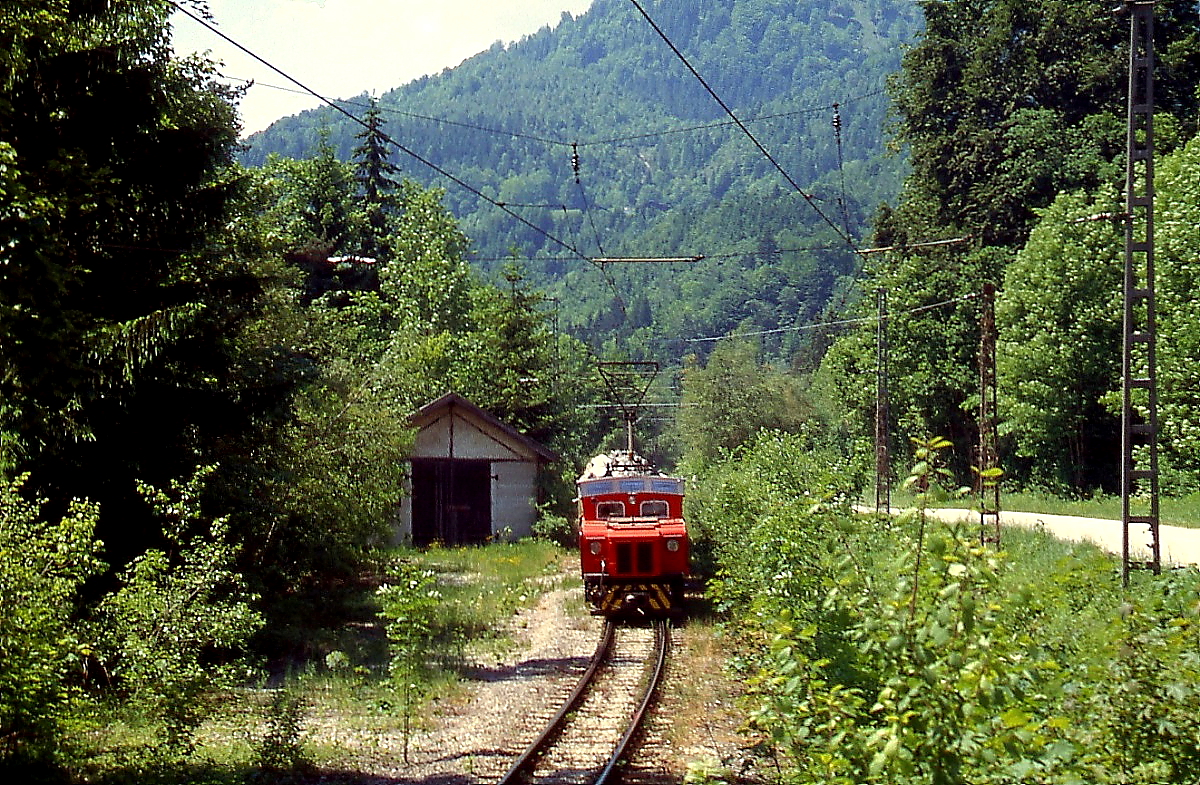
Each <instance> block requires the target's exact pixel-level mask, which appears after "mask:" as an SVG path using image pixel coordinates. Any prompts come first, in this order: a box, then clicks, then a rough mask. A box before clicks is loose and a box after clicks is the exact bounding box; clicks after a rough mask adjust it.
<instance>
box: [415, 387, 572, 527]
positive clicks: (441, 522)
mask: <svg viewBox="0 0 1200 785" xmlns="http://www.w3.org/2000/svg"><path fill="white" fill-rule="evenodd" d="M409 422H410V424H411V425H412V426H413V427H414V428H416V429H417V435H416V443H415V444H414V445H413V451H412V456H411V458H410V460H409V465H410V471H409V473H408V484H409V487H408V489H407V490H408V493H407V494H406V495H405V497H404V498H403V499H402V500H401V502H400V514H399V520H398V525H397V529H396V538H397V540H398V541H399V542H405V543H411V544H413V545H418V546H421V545H428V544H430V543H432V542H441V543H444V544H446V545H472V544H477V543H482V542H486V541H488V540H491V539H498V538H504V539H518V538H521V537H527V536H529V534H530V533H531V531H532V527H533V522H534V521H535V520H536V519H537V503H538V501H539V498H538V473H539V471H540V469H541V467H542V465H543V464H546V463H551V462H554V461H557V460H558V455H557V454H556V453H555V452H554V451H552V450H550V449H548V448H546V447H544V446H542V445H541V444H539V443H538V442H536V441H534V440H533V439H530V438H529V437H527V436H525V435H524V434H522V433H520V432H518V431H517V430H516V429H514V428H512V427H511V426H509V425H507V424H505V423H503V422H501V421H500V420H499V419H497V418H496V417H494V416H493V415H491V414H489V413H488V412H486V411H484V410H483V409H481V408H479V407H478V406H476V405H475V404H473V403H471V402H470V401H468V400H467V399H466V398H463V397H462V396H461V395H458V394H457V393H447V394H446V395H443V396H442V397H441V398H438V399H437V400H436V401H433V402H432V403H429V404H427V405H425V406H423V407H422V408H421V409H420V410H419V411H417V413H416V414H414V415H413V416H412V417H411V418H410V420H409Z"/></svg>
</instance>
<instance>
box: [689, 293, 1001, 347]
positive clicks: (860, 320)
mask: <svg viewBox="0 0 1200 785" xmlns="http://www.w3.org/2000/svg"><path fill="white" fill-rule="evenodd" d="M978 297H979V293H978V292H973V293H971V294H965V295H963V296H962V297H955V298H953V299H951V300H942V301H941V302H936V303H930V304H928V305H919V306H917V307H915V308H909V309H908V310H905V311H892V312H891V313H888V314H885V315H884V316H883V317H882V318H883V319H884V320H885V321H886V320H889V319H895V318H896V317H897V316H911V315H912V314H916V313H922V312H924V311H932V310H935V309H937V308H946V307H948V306H951V305H957V304H958V303H963V302H967V301H969V300H975V299H977V298H978ZM879 319H880V317H878V316H859V317H855V318H853V319H837V320H835V321H830V322H815V323H813V324H801V325H795V326H792V327H776V328H774V329H771V330H756V331H754V332H737V333H728V334H726V335H714V336H710V337H707V338H688V339H686V340H685V342H686V343H707V342H712V341H725V340H730V339H737V338H756V337H759V336H762V335H778V334H780V333H798V332H806V331H808V330H822V329H826V328H829V327H845V326H848V325H851V324H866V323H868V322H870V323H872V324H874V323H875V322H877V321H879Z"/></svg>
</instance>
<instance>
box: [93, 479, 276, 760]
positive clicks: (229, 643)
mask: <svg viewBox="0 0 1200 785" xmlns="http://www.w3.org/2000/svg"><path fill="white" fill-rule="evenodd" d="M211 473H212V469H207V470H202V471H199V472H197V473H196V475H194V476H193V477H192V478H191V479H190V480H189V481H188V482H186V483H173V484H172V487H171V488H170V490H169V491H164V490H159V489H154V488H151V487H149V486H145V487H143V493H145V494H146V497H147V499H148V501H150V502H151V503H152V504H153V505H154V508H155V511H156V513H157V514H158V515H159V516H160V517H161V519H162V520H163V521H164V523H165V524H166V525H165V531H164V534H165V539H166V543H167V545H166V547H163V548H161V549H159V548H155V549H150V550H147V551H146V552H144V553H143V554H141V555H140V556H139V557H137V558H136V559H135V560H134V561H133V562H132V563H131V564H130V565H129V566H128V567H126V568H125V569H124V570H123V571H122V572H121V574H120V575H119V576H118V579H119V581H120V587H119V588H118V589H117V590H116V591H114V592H112V593H111V594H108V595H106V596H105V597H104V598H103V599H102V600H101V601H100V603H99V605H98V607H97V608H96V611H95V613H94V616H93V618H92V620H91V621H90V623H89V628H90V629H89V632H90V634H91V635H92V639H93V640H94V641H95V643H94V646H95V648H96V652H95V656H96V657H97V659H98V660H99V662H100V664H101V667H102V673H103V676H102V677H103V679H104V680H105V681H106V682H107V683H108V684H109V685H111V686H114V687H116V688H117V689H118V690H119V691H120V693H121V694H123V695H124V696H125V700H126V701H127V702H128V703H129V704H131V705H132V706H134V707H135V711H136V712H138V713H139V714H141V715H142V716H143V717H144V718H146V719H150V720H157V721H158V722H159V723H160V725H159V741H160V743H161V745H162V751H163V753H164V754H173V755H179V754H181V753H186V752H188V751H190V749H191V745H192V735H193V734H194V732H195V729H196V728H197V726H198V725H199V724H200V722H201V721H202V720H203V718H204V717H205V716H206V712H208V711H210V710H211V704H210V701H211V695H212V692H213V690H215V689H220V688H222V687H229V686H232V684H233V683H234V680H235V679H236V678H238V677H240V676H244V675H245V674H244V672H242V671H240V670H239V669H238V668H237V667H235V666H221V665H218V664H214V661H216V662H218V663H219V662H221V661H227V662H236V661H237V660H236V659H235V656H236V655H237V654H238V653H239V651H240V650H242V648H243V647H244V645H245V642H246V640H247V639H248V638H249V637H250V635H251V634H252V633H253V632H254V631H255V630H256V629H257V628H258V626H259V625H260V624H261V617H260V616H259V614H258V613H257V612H255V611H253V610H252V609H251V608H250V605H249V603H250V602H251V601H252V600H253V598H252V597H250V596H248V595H247V593H246V591H245V588H244V580H243V577H242V576H241V575H240V574H239V573H237V572H236V571H235V569H234V561H235V557H236V553H237V548H236V546H235V545H233V544H231V543H230V541H229V530H228V526H227V524H226V522H225V521H224V520H216V521H208V520H206V519H205V518H204V516H203V515H202V514H201V512H200V509H199V499H200V496H201V493H202V489H203V486H204V483H205V482H206V481H207V477H208V475H209V474H211Z"/></svg>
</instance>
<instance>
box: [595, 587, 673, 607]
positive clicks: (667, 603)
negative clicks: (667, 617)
mask: <svg viewBox="0 0 1200 785" xmlns="http://www.w3.org/2000/svg"><path fill="white" fill-rule="evenodd" d="M630 594H634V595H637V596H638V597H639V598H641V599H643V600H644V601H645V603H646V605H645V610H648V611H652V612H655V613H666V612H667V611H670V610H671V609H672V605H671V592H670V589H669V587H667V586H666V584H662V583H615V584H612V585H611V586H608V587H606V590H605V592H604V595H603V596H602V597H601V598H600V602H599V604H598V605H597V609H598V610H599V611H600V612H601V613H606V614H607V613H618V612H620V611H622V610H624V609H625V607H626V603H625V598H626V597H628V596H629V595H630Z"/></svg>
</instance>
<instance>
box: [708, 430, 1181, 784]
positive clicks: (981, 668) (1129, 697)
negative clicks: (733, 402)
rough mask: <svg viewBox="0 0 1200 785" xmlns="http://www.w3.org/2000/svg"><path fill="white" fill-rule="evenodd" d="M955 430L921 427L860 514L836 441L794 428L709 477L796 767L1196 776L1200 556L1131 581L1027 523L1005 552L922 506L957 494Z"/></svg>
mask: <svg viewBox="0 0 1200 785" xmlns="http://www.w3.org/2000/svg"><path fill="white" fill-rule="evenodd" d="M944 446H945V442H944V440H930V441H928V442H925V443H923V444H919V445H918V452H920V453H921V455H920V456H919V457H920V460H919V462H918V464H917V465H916V466H915V467H914V469H913V472H912V474H911V475H910V477H909V480H908V482H907V486H908V487H909V489H910V492H911V493H912V496H913V499H914V501H915V502H916V504H915V507H914V509H913V510H912V511H911V512H910V513H908V514H906V515H903V516H900V517H898V518H895V519H893V518H885V519H882V520H877V519H874V518H873V517H867V516H857V515H855V514H853V512H851V510H850V508H849V506H848V505H847V504H845V503H844V501H843V500H844V499H849V498H853V495H852V494H851V493H849V492H848V491H847V490H843V489H839V488H837V487H836V485H831V484H830V479H831V476H832V475H831V472H830V465H831V462H836V457H835V456H829V455H824V454H819V453H816V452H814V451H813V450H812V448H811V445H808V444H805V443H804V442H803V440H801V439H797V438H794V437H789V436H784V435H780V434H768V435H765V436H763V437H760V439H759V440H758V441H757V443H756V444H754V445H753V446H752V447H751V448H750V449H748V450H746V451H745V452H744V453H743V454H742V455H741V456H739V460H738V461H737V462H736V463H735V462H729V463H725V464H722V465H720V466H717V467H715V468H714V470H713V471H712V472H711V473H710V475H709V476H708V477H706V478H704V480H703V481H702V482H701V483H697V484H696V485H697V486H699V487H703V488H705V491H704V492H703V497H702V498H699V499H697V500H696V509H695V513H696V514H697V515H700V516H702V518H703V521H702V526H703V527H704V528H705V530H706V531H708V532H709V534H710V536H711V537H712V538H713V540H714V542H713V545H712V550H713V553H714V554H715V556H716V558H717V579H716V581H714V584H713V586H712V591H713V596H714V599H716V600H717V601H718V602H719V603H720V604H721V607H723V608H724V609H725V610H726V611H727V612H728V613H729V614H730V615H731V618H732V619H733V620H734V623H733V624H732V625H731V629H732V630H735V631H736V632H737V634H739V635H740V638H741V643H742V649H741V652H742V653H741V656H740V657H739V658H738V659H737V661H736V662H735V665H736V666H737V667H739V668H740V669H741V670H742V671H743V672H744V673H745V675H746V677H747V680H748V683H749V684H750V685H751V695H750V697H749V701H750V706H749V709H750V712H751V717H752V724H753V725H754V727H756V728H757V729H758V730H759V732H760V733H761V734H762V735H763V738H764V749H765V750H766V751H767V752H768V753H769V754H771V755H773V756H774V757H775V760H776V761H777V762H778V764H779V765H780V766H781V768H782V770H783V771H784V772H786V774H785V776H784V779H785V781H787V782H792V783H798V784H800V783H802V784H804V785H809V784H811V785H816V783H822V784H823V785H824V784H826V783H833V784H835V785H848V784H849V783H889V784H892V785H916V784H917V783H920V784H921V785H926V784H928V785H960V784H962V785H965V783H972V784H973V785H981V784H984V783H997V784H999V783H1022V782H1031V783H1032V782H1036V783H1047V784H1049V783H1055V784H1061V785H1066V784H1067V783H1195V782H1197V781H1200V686H1198V685H1200V617H1198V614H1200V574H1198V573H1197V572H1195V571H1192V570H1189V571H1179V572H1175V573H1172V574H1169V575H1162V576H1154V575H1150V574H1138V575H1136V576H1135V580H1134V581H1133V584H1132V585H1131V586H1130V587H1128V588H1123V587H1122V585H1121V579H1120V571H1119V569H1118V568H1117V565H1116V563H1115V562H1114V560H1113V559H1112V558H1111V557H1109V556H1107V555H1105V554H1103V553H1102V552H1100V551H1099V550H1097V549H1095V548H1093V547H1091V546H1088V545H1080V544H1065V543H1061V542H1058V541H1056V540H1053V539H1052V538H1049V537H1047V536H1045V535H1043V534H1040V533H1038V532H1034V531H1022V532H1017V531H1014V532H1011V536H1008V534H1007V533H1006V537H1005V542H1004V550H1003V551H999V552H998V551H996V550H995V549H994V548H993V547H990V546H984V545H982V544H980V543H979V541H978V539H977V538H976V536H975V532H974V529H973V528H972V527H956V526H948V525H945V524H942V523H939V522H936V521H933V520H930V519H926V517H925V516H924V514H923V510H924V509H925V508H926V506H928V505H932V504H936V503H943V502H953V498H952V497H953V496H954V493H952V492H950V491H948V490H944V489H943V488H942V487H941V486H942V483H941V482H940V478H943V477H944V474H943V473H942V472H940V471H939V469H938V459H937V456H938V453H939V452H940V450H941V449H942V448H943V447H944ZM959 503H961V502H959Z"/></svg>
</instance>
